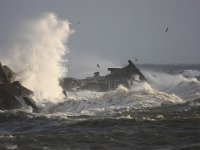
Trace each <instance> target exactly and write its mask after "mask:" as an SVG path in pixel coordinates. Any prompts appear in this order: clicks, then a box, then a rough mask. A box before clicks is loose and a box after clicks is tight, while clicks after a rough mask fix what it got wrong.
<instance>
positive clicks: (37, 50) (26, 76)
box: [0, 13, 71, 99]
mask: <svg viewBox="0 0 200 150" xmlns="http://www.w3.org/2000/svg"><path fill="white" fill-rule="evenodd" d="M70 33H71V30H70V28H69V22H68V21H67V20H60V19H59V18H58V17H57V16H56V15H55V14H53V13H46V14H44V15H43V16H42V17H40V18H37V19H33V20H29V21H28V22H24V23H23V24H22V25H21V26H20V29H19V30H18V31H17V33H16V34H15V35H16V36H15V38H14V40H15V44H14V46H13V47H12V48H10V49H9V50H7V51H6V52H3V54H1V56H0V57H1V60H2V61H3V63H4V64H7V65H8V66H10V67H11V68H12V69H13V70H15V71H18V72H20V71H21V80H22V84H23V85H24V86H26V87H28V88H30V89H31V90H33V91H34V92H35V98H37V99H46V98H50V99H58V98H61V95H62V94H61V93H62V89H61V87H60V86H59V78H61V77H63V76H64V75H65V74H66V72H67V69H66V67H63V66H62V63H63V56H64V55H66V54H67V53H68V52H69V50H68V47H67V45H66V43H67V40H68V37H69V35H70Z"/></svg>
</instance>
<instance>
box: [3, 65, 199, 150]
mask: <svg viewBox="0 0 200 150" xmlns="http://www.w3.org/2000/svg"><path fill="white" fill-rule="evenodd" d="M137 66H138V67H139V68H140V69H141V71H142V72H143V73H144V75H145V76H146V78H147V80H148V82H134V84H133V86H132V87H131V88H130V89H127V88H125V87H123V86H119V87H118V88H117V89H116V90H114V91H108V92H94V91H77V92H66V93H67V97H66V98H64V99H63V100H62V101H58V100H55V101H53V100H52V99H51V100H50V99H45V100H36V103H37V105H38V107H40V111H39V112H38V113H34V112H32V110H31V108H30V109H15V110H0V150H4V149H5V150H93V149H94V150H98V149H99V150H134V149H141V150H180V149H181V150H188V149H191V150H199V149H200V81H198V80H197V78H198V77H199V76H200V65H193V64H190V65H183V64H176V65H153V64H141V65H137Z"/></svg>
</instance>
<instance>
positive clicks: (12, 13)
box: [0, 0, 200, 72]
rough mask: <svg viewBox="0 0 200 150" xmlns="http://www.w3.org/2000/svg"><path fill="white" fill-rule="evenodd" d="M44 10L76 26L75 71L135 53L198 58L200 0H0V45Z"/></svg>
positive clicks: (164, 59)
mask: <svg viewBox="0 0 200 150" xmlns="http://www.w3.org/2000/svg"><path fill="white" fill-rule="evenodd" d="M46 12H52V13H54V14H56V15H57V16H58V17H59V18H61V19H64V20H65V19H67V20H68V21H69V22H71V25H70V28H71V29H73V30H75V33H74V34H72V35H71V36H70V38H69V41H68V46H69V49H70V54H68V56H67V59H68V60H69V64H70V68H71V70H72V72H73V71H74V70H75V67H77V69H79V68H86V66H91V68H95V67H96V64H97V63H99V64H102V65H104V64H105V63H111V64H112V65H113V64H120V63H122V64H123V63H124V62H125V63H126V62H127V60H128V59H134V57H136V58H138V60H139V61H138V62H139V63H156V64H160V63H161V64H163V63H164V64H168V63H170V64H171V63H184V64H185V63H200V59H199V56H200V29H199V28H200V1H199V0H0V48H1V51H2V50H3V49H4V47H6V46H8V45H11V44H12V41H11V40H10V37H11V36H12V34H15V32H16V30H17V25H19V24H20V22H21V21H22V20H29V19H31V18H36V17H38V16H40V15H41V14H43V13H46ZM79 21H81V23H78V22H79ZM167 27H168V32H167V33H166V32H165V30H166V28H167ZM93 64H94V65H93Z"/></svg>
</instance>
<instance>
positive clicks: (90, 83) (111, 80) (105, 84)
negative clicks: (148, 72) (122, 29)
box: [60, 60, 147, 92]
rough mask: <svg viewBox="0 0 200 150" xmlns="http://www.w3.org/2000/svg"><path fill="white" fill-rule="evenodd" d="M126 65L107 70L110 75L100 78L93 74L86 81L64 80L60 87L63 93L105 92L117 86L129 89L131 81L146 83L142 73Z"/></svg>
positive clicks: (130, 65) (129, 61) (130, 63)
mask: <svg viewBox="0 0 200 150" xmlns="http://www.w3.org/2000/svg"><path fill="white" fill-rule="evenodd" d="M128 63H129V64H128V65H127V66H126V67H124V68H108V71H110V74H108V75H105V76H100V74H99V72H95V73H94V76H93V77H87V78H86V79H75V78H64V79H63V80H62V81H61V83H60V84H61V86H62V88H63V90H64V91H79V90H90V91H98V92H105V91H109V90H115V89H116V88H117V87H118V86H119V85H123V86H125V87H127V88H130V87H131V86H132V85H133V81H138V82H143V81H147V79H146V78H145V76H144V75H143V74H142V72H141V71H140V70H139V69H138V68H137V67H136V66H135V65H134V64H133V62H132V61H131V60H128Z"/></svg>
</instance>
